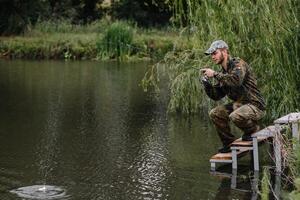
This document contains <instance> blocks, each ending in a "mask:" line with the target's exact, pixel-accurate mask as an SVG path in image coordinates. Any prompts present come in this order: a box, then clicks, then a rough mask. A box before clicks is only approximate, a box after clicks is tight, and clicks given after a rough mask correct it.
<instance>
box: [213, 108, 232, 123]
mask: <svg viewBox="0 0 300 200" xmlns="http://www.w3.org/2000/svg"><path fill="white" fill-rule="evenodd" d="M209 117H210V119H211V120H212V121H216V120H220V119H223V118H226V117H227V118H228V115H227V116H224V111H223V110H222V109H220V108H219V107H216V108H213V109H212V110H211V111H210V112H209Z"/></svg>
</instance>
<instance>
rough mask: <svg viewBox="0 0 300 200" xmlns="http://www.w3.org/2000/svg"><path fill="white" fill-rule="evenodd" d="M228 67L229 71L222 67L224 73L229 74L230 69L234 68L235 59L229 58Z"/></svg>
mask: <svg viewBox="0 0 300 200" xmlns="http://www.w3.org/2000/svg"><path fill="white" fill-rule="evenodd" d="M226 66H227V70H225V69H224V68H223V67H222V71H223V73H227V72H228V71H229V70H230V69H232V68H233V66H234V62H233V58H232V57H231V56H229V57H228V60H227V63H226Z"/></svg>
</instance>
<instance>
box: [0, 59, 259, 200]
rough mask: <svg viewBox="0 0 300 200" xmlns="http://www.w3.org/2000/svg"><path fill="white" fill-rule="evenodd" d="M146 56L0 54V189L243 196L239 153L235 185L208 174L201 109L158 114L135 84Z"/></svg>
mask: <svg viewBox="0 0 300 200" xmlns="http://www.w3.org/2000/svg"><path fill="white" fill-rule="evenodd" d="M147 65H148V64H147V63H136V64H120V65H118V64H117V63H99V62H52V61H51V62H50V61H49V62H48V61H47V62H45V61H42V62H38V61H35V62H33V61H0V196H1V198H0V199H19V198H18V197H17V196H16V195H15V194H12V193H10V192H9V191H10V190H12V189H16V188H19V187H25V186H31V185H43V184H47V185H54V186H59V187H61V188H63V189H64V190H65V192H66V194H67V195H68V197H67V196H66V197H65V199H76V200H77V199H84V200H85V199H87V200H89V199H105V200H106V199H129V200H131V199H170V200H173V199H184V200H185V199H222V200H223V199H251V197H253V195H255V193H254V192H253V191H252V190H251V184H250V182H251V181H250V180H249V178H248V174H249V169H250V166H248V165H249V164H250V162H249V158H246V159H244V161H242V162H241V164H242V167H240V169H241V171H239V172H238V177H237V188H236V189H231V179H230V178H228V177H220V176H214V175H211V174H210V173H209V170H210V165H209V158H210V156H211V155H213V154H214V153H215V151H216V149H217V148H218V146H219V145H220V143H219V140H218V138H217V136H216V133H215V131H214V128H213V127H212V126H211V124H210V122H209V120H208V116H207V115H203V116H197V117H192V118H188V119H186V118H184V117H180V116H177V117H175V116H168V115H166V105H165V98H160V99H157V98H155V97H154V95H153V94H149V93H144V92H143V91H142V88H141V87H140V86H139V83H140V80H141V78H142V77H143V75H144V73H145V70H146V67H147ZM162 96H164V95H162ZM230 167H231V166H227V168H225V169H224V170H225V171H228V172H230V169H231V168H230ZM224 170H223V171H224Z"/></svg>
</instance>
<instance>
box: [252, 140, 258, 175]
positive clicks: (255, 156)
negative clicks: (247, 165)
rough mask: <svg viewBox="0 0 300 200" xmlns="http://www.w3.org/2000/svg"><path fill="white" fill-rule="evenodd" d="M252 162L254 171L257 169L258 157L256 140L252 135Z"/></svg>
mask: <svg viewBox="0 0 300 200" xmlns="http://www.w3.org/2000/svg"><path fill="white" fill-rule="evenodd" d="M252 139H253V162H254V171H259V158H258V142H257V137H253V138H252Z"/></svg>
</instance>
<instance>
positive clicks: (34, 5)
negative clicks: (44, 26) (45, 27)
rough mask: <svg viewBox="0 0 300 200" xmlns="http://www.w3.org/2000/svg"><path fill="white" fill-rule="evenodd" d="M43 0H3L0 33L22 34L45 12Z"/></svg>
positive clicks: (1, 2) (0, 3)
mask: <svg viewBox="0 0 300 200" xmlns="http://www.w3.org/2000/svg"><path fill="white" fill-rule="evenodd" d="M42 5H43V1H42V0H27V1H21V0H1V1H0V35H10V34H20V33H22V32H23V31H24V30H25V28H26V27H27V25H28V24H32V23H35V22H36V20H37V19H38V16H39V14H40V13H42V12H43V6H42Z"/></svg>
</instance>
